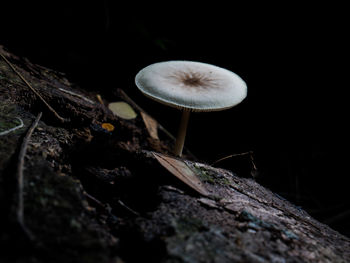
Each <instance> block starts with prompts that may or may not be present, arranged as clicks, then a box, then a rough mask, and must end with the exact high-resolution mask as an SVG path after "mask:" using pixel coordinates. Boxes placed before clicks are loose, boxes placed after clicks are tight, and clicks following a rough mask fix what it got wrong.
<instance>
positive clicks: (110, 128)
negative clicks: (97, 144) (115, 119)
mask: <svg viewBox="0 0 350 263" xmlns="http://www.w3.org/2000/svg"><path fill="white" fill-rule="evenodd" d="M101 126H102V128H103V129H105V130H107V131H109V132H112V131H114V126H113V125H112V124H110V123H102V125H101Z"/></svg>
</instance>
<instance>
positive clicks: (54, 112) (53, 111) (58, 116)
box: [0, 53, 68, 123]
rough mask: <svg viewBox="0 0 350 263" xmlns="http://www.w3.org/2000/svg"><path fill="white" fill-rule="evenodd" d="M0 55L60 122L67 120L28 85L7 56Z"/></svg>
mask: <svg viewBox="0 0 350 263" xmlns="http://www.w3.org/2000/svg"><path fill="white" fill-rule="evenodd" d="M0 56H1V57H2V59H3V60H4V61H5V62H6V64H7V65H9V66H10V68H11V69H12V70H13V71H14V72H15V73H16V74H17V75H18V76H19V77H20V79H21V80H22V81H23V82H24V83H25V84H26V85H27V86H28V88H30V89H31V90H32V91H33V92H34V94H35V95H37V96H38V97H39V99H40V100H41V101H42V102H43V103H44V104H45V105H46V106H47V107H48V108H49V110H50V111H51V112H52V113H53V114H54V115H55V116H56V117H57V118H58V119H59V120H60V121H61V122H62V123H64V122H68V120H67V119H65V118H62V117H61V116H60V115H59V114H58V113H57V112H56V111H55V110H54V109H53V108H52V107H51V106H50V104H49V103H48V102H47V101H46V100H45V99H44V98H43V97H42V96H41V95H40V93H39V92H38V91H37V90H36V89H34V88H33V87H32V85H30V83H29V82H28V81H27V80H26V79H25V78H24V77H23V76H22V75H21V73H19V72H18V71H17V70H16V68H15V67H14V66H13V65H12V64H11V62H10V61H8V60H7V58H6V57H5V56H4V55H3V54H1V53H0Z"/></svg>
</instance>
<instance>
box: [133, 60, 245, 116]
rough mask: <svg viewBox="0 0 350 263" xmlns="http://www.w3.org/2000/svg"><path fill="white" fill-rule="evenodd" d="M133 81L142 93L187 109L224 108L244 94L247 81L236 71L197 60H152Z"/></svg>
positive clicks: (237, 102) (238, 101) (230, 105)
mask: <svg viewBox="0 0 350 263" xmlns="http://www.w3.org/2000/svg"><path fill="white" fill-rule="evenodd" d="M135 82H136V86H137V87H138V88H139V89H140V90H141V92H142V93H144V94H145V95H146V96H148V97H150V98H152V99H154V100H156V101H159V102H161V103H163V104H166V105H169V106H172V107H176V108H181V109H187V110H191V111H218V110H224V109H228V108H231V107H233V106H235V105H237V104H239V103H240V102H241V101H242V100H243V99H244V98H245V97H246V96H247V85H246V84H245V82H244V81H243V80H242V79H241V78H240V77H239V76H238V75H237V74H235V73H233V72H231V71H229V70H226V69H223V68H220V67H217V66H214V65H210V64H206V63H201V62H192V61H168V62H159V63H155V64H152V65H149V66H147V67H145V68H144V69H142V70H141V71H140V72H139V73H138V74H137V75H136V78H135Z"/></svg>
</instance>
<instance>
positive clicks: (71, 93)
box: [58, 88, 95, 104]
mask: <svg viewBox="0 0 350 263" xmlns="http://www.w3.org/2000/svg"><path fill="white" fill-rule="evenodd" d="M58 89H59V90H60V91H63V92H65V93H67V94H69V95H72V96H75V97H78V98H80V99H83V100H85V101H86V102H88V103H90V104H95V102H94V101H92V100H90V99H88V98H86V97H85V96H83V95H81V94H78V93H75V92H73V91H70V90H66V89H62V88H58Z"/></svg>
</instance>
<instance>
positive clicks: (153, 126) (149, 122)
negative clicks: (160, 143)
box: [141, 111, 159, 140]
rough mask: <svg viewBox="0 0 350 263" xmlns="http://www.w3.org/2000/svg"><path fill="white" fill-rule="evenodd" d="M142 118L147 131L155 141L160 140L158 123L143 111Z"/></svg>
mask: <svg viewBox="0 0 350 263" xmlns="http://www.w3.org/2000/svg"><path fill="white" fill-rule="evenodd" d="M141 116H142V119H143V122H144V123H145V125H146V128H147V131H148V133H149V135H150V136H151V138H153V139H155V140H159V137H158V122H157V121H156V120H155V119H153V118H152V117H151V116H149V115H148V114H146V113H144V112H142V111H141Z"/></svg>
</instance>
